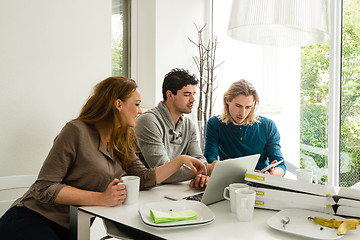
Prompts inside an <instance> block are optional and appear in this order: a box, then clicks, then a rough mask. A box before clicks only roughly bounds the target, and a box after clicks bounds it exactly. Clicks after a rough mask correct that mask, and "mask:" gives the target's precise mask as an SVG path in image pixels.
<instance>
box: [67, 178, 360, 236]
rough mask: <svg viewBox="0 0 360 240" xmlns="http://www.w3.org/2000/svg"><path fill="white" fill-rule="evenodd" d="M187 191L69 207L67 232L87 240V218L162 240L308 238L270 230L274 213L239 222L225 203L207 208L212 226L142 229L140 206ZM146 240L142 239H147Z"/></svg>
mask: <svg viewBox="0 0 360 240" xmlns="http://www.w3.org/2000/svg"><path fill="white" fill-rule="evenodd" d="M187 188H188V185H187V184H185V183H179V184H169V185H161V186H157V187H155V188H153V189H151V190H147V191H141V192H140V199H139V203H138V204H134V205H119V206H116V207H95V206H92V207H79V208H75V207H72V209H71V231H72V236H73V239H79V240H83V239H87V240H88V239H90V218H91V217H94V216H96V217H100V218H103V219H108V220H112V221H114V222H117V223H119V224H120V225H121V226H124V227H125V228H127V229H131V230H132V231H137V232H139V233H144V234H151V235H152V236H153V235H155V236H158V237H160V238H164V239H195V238H196V239H227V240H228V239H262V240H263V239H266V240H271V239H276V240H281V239H298V240H305V239H307V240H308V238H305V237H302V236H296V235H293V234H288V233H284V232H281V231H278V230H274V229H272V228H270V227H269V226H268V225H267V224H266V221H267V219H269V218H270V217H271V216H273V215H274V214H276V213H277V211H273V210H265V209H259V208H256V209H255V211H254V217H253V220H252V221H250V222H239V221H238V220H237V218H236V215H235V214H233V213H231V212H230V203H229V201H221V202H218V203H215V204H211V205H209V206H208V207H209V208H210V209H211V211H212V212H213V213H214V214H215V220H214V222H212V223H210V224H207V225H202V226H194V227H183V228H171V229H159V228H154V227H150V226H147V225H145V224H144V223H143V222H142V220H141V217H140V215H139V213H138V208H139V206H141V205H142V204H145V203H149V202H160V201H170V200H168V199H166V198H164V195H166V194H169V193H173V192H175V191H184V190H185V189H187ZM149 238H150V237H149V236H147V237H143V239H149ZM342 239H344V240H355V239H357V240H358V239H360V229H358V230H350V231H349V232H348V233H347V234H346V235H345V236H344V237H343V238H342Z"/></svg>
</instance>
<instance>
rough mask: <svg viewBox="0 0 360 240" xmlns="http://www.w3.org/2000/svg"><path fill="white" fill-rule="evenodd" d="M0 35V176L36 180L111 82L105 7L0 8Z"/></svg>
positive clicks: (65, 3) (7, 2)
mask: <svg viewBox="0 0 360 240" xmlns="http://www.w3.org/2000/svg"><path fill="white" fill-rule="evenodd" d="M0 31H1V32H0V34H1V37H0V116H1V120H0V123H1V124H0V176H7V175H13V174H37V173H38V171H39V169H40V167H41V165H42V162H43V161H44V159H45V157H46V156H47V153H48V151H49V149H50V147H51V146H52V142H53V139H54V137H55V136H56V135H57V134H58V132H59V131H60V130H61V128H62V127H63V126H64V124H65V123H66V122H67V121H69V120H71V119H73V118H76V117H77V116H78V114H79V111H80V108H81V107H82V105H83V104H84V102H85V101H86V99H87V97H88V96H89V94H90V92H91V90H92V88H93V86H94V85H95V84H96V83H97V82H99V81H101V80H102V79H104V78H106V77H108V76H110V75H111V1H110V0H101V1H98V0H76V1H74V0H61V1H57V0H32V1H29V0H16V1H14V0H2V1H0Z"/></svg>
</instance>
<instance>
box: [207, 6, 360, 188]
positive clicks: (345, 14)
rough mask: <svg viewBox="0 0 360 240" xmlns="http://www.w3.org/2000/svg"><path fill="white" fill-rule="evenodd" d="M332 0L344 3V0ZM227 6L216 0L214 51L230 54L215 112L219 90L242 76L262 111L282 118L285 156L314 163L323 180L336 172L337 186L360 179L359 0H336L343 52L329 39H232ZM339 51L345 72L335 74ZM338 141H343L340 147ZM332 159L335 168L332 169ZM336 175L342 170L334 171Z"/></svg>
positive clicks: (221, 71)
mask: <svg viewBox="0 0 360 240" xmlns="http://www.w3.org/2000/svg"><path fill="white" fill-rule="evenodd" d="M329 2H331V3H336V4H339V1H329ZM339 6H340V8H339ZM230 8H231V3H225V2H224V1H221V0H214V21H213V22H214V34H215V35H216V36H217V37H218V41H219V45H218V54H217V59H218V61H225V63H224V64H223V65H222V66H220V67H219V68H218V69H217V71H216V72H215V74H217V76H218V82H221V84H218V85H219V88H218V90H217V91H218V97H217V99H218V100H217V102H216V103H215V105H216V106H217V107H215V109H216V111H217V112H216V114H220V113H221V111H222V106H221V105H222V103H221V99H222V93H223V92H224V91H225V90H226V88H227V87H228V86H229V85H230V83H232V82H234V81H236V80H239V79H240V78H245V79H247V80H249V81H250V82H252V83H253V85H254V86H255V87H256V88H257V90H258V92H259V95H260V106H261V107H260V108H259V110H258V114H260V115H264V116H267V117H270V118H272V119H273V120H274V121H275V123H276V124H277V126H278V129H279V131H280V134H281V145H282V152H283V155H284V158H285V160H286V161H288V162H291V163H293V164H294V165H296V166H298V167H301V168H308V169H312V170H313V171H314V172H315V174H316V175H317V176H318V178H319V179H321V182H322V183H323V184H326V183H327V182H328V181H329V177H330V178H333V179H335V180H336V181H330V183H332V184H335V185H337V184H339V185H340V186H351V185H352V184H354V183H355V182H358V181H359V180H360V179H359V178H360V118H359V117H360V114H359V112H360V97H359V95H360V78H359V76H360V69H359V68H360V46H359V45H360V25H359V24H358V23H359V22H360V1H359V0H343V4H342V5H341V4H339V5H337V6H336V8H337V9H336V10H337V11H339V12H342V24H340V25H338V26H336V27H335V28H336V29H335V30H334V31H335V35H336V34H338V33H341V34H339V35H340V36H342V38H341V37H340V42H339V44H338V46H340V45H341V49H342V50H341V51H340V54H338V55H336V54H335V55H334V54H333V52H334V51H335V49H334V45H331V44H333V43H332V42H331V41H328V42H325V43H322V44H318V45H313V46H307V47H301V48H300V47H265V46H259V45H254V44H246V43H242V42H238V41H235V40H232V39H230V38H229V37H228V36H227V33H226V29H227V24H228V18H227V17H224V16H229V11H230ZM329 10H330V9H329ZM340 15H341V14H340ZM340 18H341V16H340ZM335 44H336V43H335ZM341 54H342V55H341ZM334 56H335V57H336V58H338V59H339V60H338V64H335V65H334V67H335V68H337V69H339V72H340V77H333V75H332V74H331V72H332V70H331V66H333V65H332V63H331V62H332V61H334V59H333V58H334ZM338 83H339V85H340V87H339V88H338V89H337V88H335V91H336V92H335V97H334V93H333V91H334V88H333V87H332V86H333V85H336V84H338ZM336 95H338V96H339V102H340V105H339V106H338V107H335V110H336V109H338V110H339V111H338V112H337V111H335V112H334V111H333V106H336V101H337V99H336ZM329 116H330V117H329ZM337 117H339V120H336V118H337ZM334 119H335V121H334ZM334 124H335V126H334ZM334 132H335V134H334ZM333 142H335V147H336V148H338V152H336V151H335V154H334V151H333V148H334V144H333ZM333 162H336V164H334V163H333ZM334 167H335V168H337V169H336V171H331V169H332V168H334ZM331 174H332V175H331ZM334 175H338V176H336V177H335V178H334Z"/></svg>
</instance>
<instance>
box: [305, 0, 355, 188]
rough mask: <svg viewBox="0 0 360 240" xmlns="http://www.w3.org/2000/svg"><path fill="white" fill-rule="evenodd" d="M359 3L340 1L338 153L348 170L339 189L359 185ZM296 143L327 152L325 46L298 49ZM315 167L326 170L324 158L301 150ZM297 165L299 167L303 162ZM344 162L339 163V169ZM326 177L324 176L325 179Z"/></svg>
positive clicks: (341, 175)
mask: <svg viewBox="0 0 360 240" xmlns="http://www.w3.org/2000/svg"><path fill="white" fill-rule="evenodd" d="M359 22H360V1H359V0H344V9H343V39H342V41H343V42H342V79H341V88H342V92H341V127H340V129H341V133H340V135H341V139H340V152H343V153H348V154H349V156H350V158H351V168H350V169H349V171H347V172H343V173H341V174H340V185H341V186H351V185H353V184H354V183H356V182H358V181H360V97H359V96H360V24H359ZM301 59H302V63H301V66H302V69H301V70H302V75H301V127H300V131H301V133H300V138H301V139H300V141H301V143H303V144H307V145H310V146H314V147H319V148H323V149H326V148H327V131H326V128H327V119H328V117H327V111H328V109H327V105H328V96H329V95H328V91H329V87H328V86H329V43H323V44H319V45H314V46H308V47H303V48H302V53H301ZM301 152H302V154H306V155H307V156H311V157H312V158H313V159H314V161H315V162H316V164H317V165H318V167H320V168H327V157H324V156H322V155H319V154H312V153H309V152H306V151H304V150H301ZM300 164H303V160H302V161H301V163H300ZM344 164H345V162H343V160H342V159H341V160H340V166H342V165H344ZM326 177H327V176H324V178H326Z"/></svg>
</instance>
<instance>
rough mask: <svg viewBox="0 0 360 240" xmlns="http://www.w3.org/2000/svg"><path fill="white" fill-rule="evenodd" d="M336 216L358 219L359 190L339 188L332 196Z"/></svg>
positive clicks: (359, 207) (359, 214)
mask: <svg viewBox="0 0 360 240" xmlns="http://www.w3.org/2000/svg"><path fill="white" fill-rule="evenodd" d="M334 199H335V200H336V201H337V203H336V207H335V209H336V215H342V216H349V217H356V218H360V190H359V189H357V188H346V187H341V188H340V189H339V192H338V194H337V195H335V196H334Z"/></svg>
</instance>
